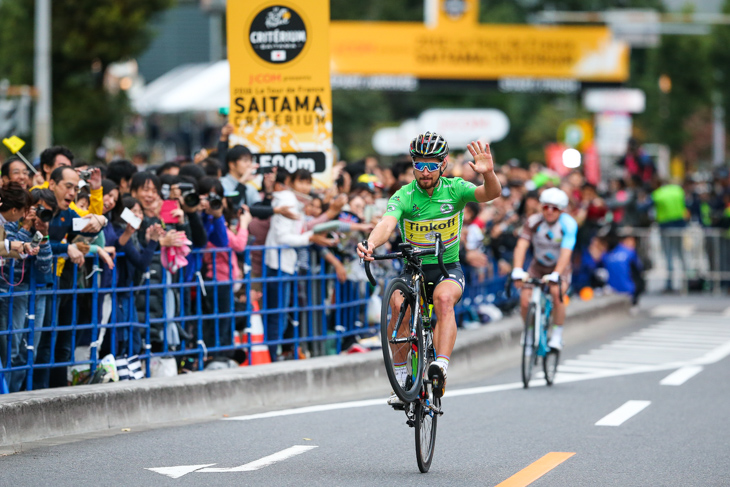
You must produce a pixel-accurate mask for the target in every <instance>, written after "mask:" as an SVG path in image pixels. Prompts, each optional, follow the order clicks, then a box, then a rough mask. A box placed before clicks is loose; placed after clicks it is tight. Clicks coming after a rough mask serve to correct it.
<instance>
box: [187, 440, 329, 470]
mask: <svg viewBox="0 0 730 487" xmlns="http://www.w3.org/2000/svg"><path fill="white" fill-rule="evenodd" d="M314 448H317V447H316V446H314V445H295V446H292V447H291V448H287V449H286V450H281V451H280V452H277V453H274V454H272V455H268V456H266V457H264V458H260V459H258V460H256V461H254V462H250V463H247V464H245V465H241V466H239V467H233V468H204V469H202V470H198V473H221V472H252V471H254V470H259V469H261V468H264V467H268V466H269V465H273V464H275V463H276V462H281V461H282V460H286V459H287V458H291V457H295V456H297V455H301V454H302V453H304V452H308V451H309V450H312V449H314Z"/></svg>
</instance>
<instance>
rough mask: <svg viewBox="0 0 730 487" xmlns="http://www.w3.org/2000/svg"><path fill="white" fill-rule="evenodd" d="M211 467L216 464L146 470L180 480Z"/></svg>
mask: <svg viewBox="0 0 730 487" xmlns="http://www.w3.org/2000/svg"><path fill="white" fill-rule="evenodd" d="M211 465H215V463H206V464H204V465H179V466H177V467H158V468H145V470H151V471H153V472H156V473H161V474H162V475H166V476H167V477H170V478H171V479H179V478H180V477H182V476H183V475H186V474H189V473H190V472H195V471H196V470H199V469H201V468H205V467H210V466H211Z"/></svg>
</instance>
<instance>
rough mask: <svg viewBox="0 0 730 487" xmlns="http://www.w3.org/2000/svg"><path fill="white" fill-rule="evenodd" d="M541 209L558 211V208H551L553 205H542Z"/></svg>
mask: <svg viewBox="0 0 730 487" xmlns="http://www.w3.org/2000/svg"><path fill="white" fill-rule="evenodd" d="M542 209H543V211H548V210H552V211H560V208H558V207H557V206H553V205H542Z"/></svg>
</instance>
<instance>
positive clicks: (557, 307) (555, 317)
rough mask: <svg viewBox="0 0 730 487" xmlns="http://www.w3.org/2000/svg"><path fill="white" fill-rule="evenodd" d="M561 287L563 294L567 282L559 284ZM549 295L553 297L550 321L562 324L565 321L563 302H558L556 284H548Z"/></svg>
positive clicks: (566, 288) (554, 323)
mask: <svg viewBox="0 0 730 487" xmlns="http://www.w3.org/2000/svg"><path fill="white" fill-rule="evenodd" d="M561 286H562V288H563V296H565V293H566V292H567V291H568V283H566V282H564V283H562V284H561ZM550 295H551V296H552V297H553V313H552V320H551V321H552V322H553V325H556V326H563V323H565V304H564V303H561V302H560V296H558V285H557V284H550Z"/></svg>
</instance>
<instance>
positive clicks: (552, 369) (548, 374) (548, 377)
mask: <svg viewBox="0 0 730 487" xmlns="http://www.w3.org/2000/svg"><path fill="white" fill-rule="evenodd" d="M559 360H560V351H559V350H555V349H551V350H550V351H549V352H548V353H547V354H545V356H544V357H543V359H542V370H543V371H544V372H545V381H546V382H547V385H549V386H551V385H553V382H555V374H556V373H557V371H558V361H559Z"/></svg>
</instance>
